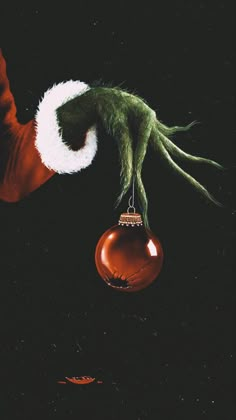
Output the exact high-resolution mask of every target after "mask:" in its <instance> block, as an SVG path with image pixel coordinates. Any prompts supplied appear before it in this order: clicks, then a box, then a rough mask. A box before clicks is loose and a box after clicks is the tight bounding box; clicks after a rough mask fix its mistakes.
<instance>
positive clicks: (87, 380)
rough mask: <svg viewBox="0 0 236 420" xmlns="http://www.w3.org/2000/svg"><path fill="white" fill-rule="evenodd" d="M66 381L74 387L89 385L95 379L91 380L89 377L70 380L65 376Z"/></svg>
mask: <svg viewBox="0 0 236 420" xmlns="http://www.w3.org/2000/svg"><path fill="white" fill-rule="evenodd" d="M66 379H67V381H69V382H72V383H73V384H76V385H86V384H90V383H91V382H94V381H95V378H92V377H91V376H80V377H77V376H73V377H72V378H68V377H67V376H66Z"/></svg>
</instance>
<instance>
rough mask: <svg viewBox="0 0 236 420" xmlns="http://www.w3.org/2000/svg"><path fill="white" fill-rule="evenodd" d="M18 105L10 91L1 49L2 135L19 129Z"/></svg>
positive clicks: (0, 117)
mask: <svg viewBox="0 0 236 420" xmlns="http://www.w3.org/2000/svg"><path fill="white" fill-rule="evenodd" d="M19 125H20V124H19V123H18V121H17V118H16V105H15V101H14V98H13V95H12V93H11V90H10V84H9V80H8V77H7V72H6V61H5V59H4V57H3V55H2V51H1V49H0V134H1V135H2V134H3V133H5V132H6V131H8V130H13V131H14V129H18V128H19Z"/></svg>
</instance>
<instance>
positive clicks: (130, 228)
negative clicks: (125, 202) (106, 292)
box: [95, 213, 163, 292]
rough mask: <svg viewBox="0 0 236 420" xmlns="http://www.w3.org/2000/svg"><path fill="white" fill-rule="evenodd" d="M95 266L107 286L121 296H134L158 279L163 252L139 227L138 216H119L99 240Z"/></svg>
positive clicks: (139, 218)
mask: <svg viewBox="0 0 236 420" xmlns="http://www.w3.org/2000/svg"><path fill="white" fill-rule="evenodd" d="M95 263H96V267H97V270H98V273H99V274H100V276H101V277H102V279H103V280H105V282H106V283H107V284H108V285H109V286H111V287H112V288H114V289H117V290H119V291H122V292H137V291H138V290H142V289H144V288H146V287H147V286H149V285H150V284H151V283H152V282H153V281H154V280H155V279H156V278H157V276H158V275H159V273H160V271H161V268H162V263H163V250H162V246H161V243H160V241H159V240H158V239H157V237H156V236H155V235H154V234H153V233H152V232H151V231H150V230H149V229H146V228H145V227H144V226H143V223H142V218H141V215H140V214H139V213H123V214H121V216H120V220H119V224H118V225H115V226H113V227H111V228H110V229H108V230H107V231H106V232H105V233H104V234H103V235H102V236H101V238H100V239H99V241H98V244H97V247H96V252H95Z"/></svg>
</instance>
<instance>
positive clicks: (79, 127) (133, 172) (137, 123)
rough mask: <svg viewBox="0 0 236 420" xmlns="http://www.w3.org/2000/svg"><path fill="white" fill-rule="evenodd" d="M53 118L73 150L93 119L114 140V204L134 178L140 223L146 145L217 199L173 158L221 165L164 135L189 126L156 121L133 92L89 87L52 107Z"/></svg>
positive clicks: (143, 207) (144, 200) (144, 210)
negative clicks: (117, 170) (117, 168)
mask: <svg viewBox="0 0 236 420" xmlns="http://www.w3.org/2000/svg"><path fill="white" fill-rule="evenodd" d="M57 118H58V122H59V125H60V127H61V131H62V136H63V139H64V141H65V142H68V143H69V144H70V147H71V148H72V149H73V150H77V149H78V148H79V147H80V146H81V145H80V144H79V139H81V138H83V136H84V135H85V133H86V131H87V130H88V129H89V128H91V127H92V126H93V125H96V124H97V123H101V124H102V125H103V127H104V129H105V131H106V132H107V133H108V134H110V135H111V136H112V137H114V139H115V140H116V141H117V144H118V149H119V154H120V164H121V193H120V195H119V197H118V199H117V205H118V204H119V203H120V202H121V200H122V199H123V197H124V195H125V194H126V193H127V192H128V190H129V188H130V187H131V184H132V180H133V179H134V182H135V188H136V191H137V195H138V200H139V205H140V208H141V212H142V214H143V219H144V223H145V225H146V226H148V217H147V209H148V200H147V196H146V193H145V188H144V185H143V182H142V176H141V172H142V166H143V161H144V158H145V155H146V151H147V147H148V144H149V143H150V145H151V146H152V147H153V148H154V150H156V151H157V152H158V153H159V154H160V155H161V157H162V158H163V160H164V161H165V162H166V163H167V165H168V166H169V167H170V168H171V169H172V170H173V171H174V172H175V173H178V174H180V175H182V176H183V177H184V178H185V179H186V180H187V181H188V182H189V183H190V184H191V185H192V186H193V187H194V188H195V189H197V191H199V192H200V193H201V194H203V195H204V196H205V197H206V198H207V199H208V200H211V201H213V202H214V203H215V204H218V205H219V203H218V202H217V201H216V200H215V199H214V197H212V195H210V194H209V192H208V191H207V190H206V188H205V187H204V186H203V185H201V184H200V183H199V182H198V181H197V180H196V179H194V178H193V177H192V176H191V175H189V174H188V173H186V172H185V171H183V170H182V169H181V168H180V166H179V165H178V164H177V163H176V162H175V161H174V160H173V158H177V159H178V160H179V161H188V162H198V163H203V162H205V163H207V164H210V165H213V166H215V167H216V168H218V169H222V166H221V165H219V164H218V163H216V162H214V161H212V160H209V159H204V158H201V157H197V156H192V155H189V154H187V153H185V152H184V151H183V150H181V149H180V148H179V147H177V146H176V145H175V144H174V143H173V142H172V141H171V140H170V139H169V138H168V137H169V136H170V135H172V134H175V133H176V132H178V131H187V130H189V129H190V127H191V126H192V125H193V124H194V123H191V124H189V125H187V126H185V127H178V126H175V127H167V126H166V125H164V124H162V123H161V122H160V121H158V119H157V117H156V113H155V111H154V110H152V109H151V108H150V107H149V106H148V105H147V103H146V102H145V101H144V100H143V99H141V98H140V97H138V96H137V95H133V94H130V93H128V92H126V91H124V90H121V89H118V88H107V87H97V88H91V89H90V90H88V91H87V92H85V93H84V94H82V95H80V96H78V97H76V98H74V99H72V100H70V101H69V102H67V103H66V104H64V105H62V106H61V107H60V108H58V109H57Z"/></svg>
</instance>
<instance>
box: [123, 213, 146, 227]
mask: <svg viewBox="0 0 236 420" xmlns="http://www.w3.org/2000/svg"><path fill="white" fill-rule="evenodd" d="M119 225H120V226H132V227H133V226H142V225H143V221H142V216H141V214H139V213H122V214H121V215H120V219H119Z"/></svg>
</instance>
